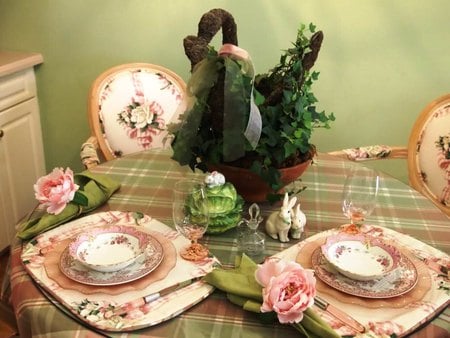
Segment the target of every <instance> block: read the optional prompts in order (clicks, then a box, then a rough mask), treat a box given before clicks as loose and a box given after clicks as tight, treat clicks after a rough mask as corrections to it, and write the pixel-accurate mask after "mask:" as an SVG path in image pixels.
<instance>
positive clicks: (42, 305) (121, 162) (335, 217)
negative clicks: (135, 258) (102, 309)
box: [11, 150, 450, 338]
mask: <svg viewBox="0 0 450 338" xmlns="http://www.w3.org/2000/svg"><path fill="white" fill-rule="evenodd" d="M348 165H350V162H346V161H344V160H342V159H338V158H333V157H331V156H328V155H325V154H319V156H318V158H317V160H316V161H315V163H314V164H313V165H312V166H311V167H310V168H308V170H307V172H306V173H305V174H304V175H303V176H302V177H301V181H300V180H299V181H297V182H295V183H294V185H298V186H300V185H304V186H306V187H307V189H306V190H305V191H303V192H302V193H301V194H300V195H299V199H300V202H301V207H302V210H303V211H304V212H305V214H306V217H307V220H308V222H307V225H306V228H305V234H304V235H303V236H306V237H308V236H311V235H312V234H315V233H318V232H321V231H324V230H327V229H331V228H333V227H336V226H339V225H341V224H343V223H345V222H346V218H345V217H344V215H343V213H342V210H341V193H342V188H343V183H344V177H345V172H346V170H347V166H348ZM92 171H93V172H96V173H103V174H106V175H108V176H109V177H111V178H113V179H114V180H117V181H118V182H120V184H121V187H120V189H119V190H118V191H117V192H116V193H115V194H114V195H113V196H112V197H111V198H110V199H109V201H108V202H107V203H106V204H104V205H103V206H102V207H100V208H99V209H97V210H96V211H95V212H97V211H106V210H121V211H139V212H143V213H145V214H148V215H150V216H152V217H154V218H156V219H158V220H159V221H161V222H164V223H165V224H167V225H169V226H173V223H172V219H171V198H172V187H173V186H174V183H175V182H176V181H177V180H179V179H180V178H182V177H189V176H196V175H202V173H192V172H191V171H190V169H189V168H187V167H180V166H179V165H178V163H176V162H175V161H173V160H171V159H170V153H169V152H168V151H154V150H153V151H145V152H140V153H137V154H134V155H131V156H127V157H124V158H120V159H116V160H113V161H110V162H106V163H103V164H101V165H99V166H97V167H95V168H93V169H92ZM247 207H248V206H247ZM247 207H246V209H245V210H247ZM260 207H261V209H262V213H263V216H267V215H268V214H269V213H270V212H272V211H273V210H276V209H277V208H278V207H277V206H271V205H269V204H265V203H261V204H260ZM367 223H370V224H374V225H381V226H385V227H388V228H391V229H394V230H396V231H398V232H401V233H405V234H409V235H411V236H412V237H415V238H418V239H420V240H421V241H423V242H425V243H427V244H429V245H431V246H433V247H435V248H437V249H440V250H442V251H444V252H447V253H448V252H450V232H449V226H450V220H449V218H448V217H447V216H445V215H444V214H443V213H442V212H441V211H440V210H438V209H437V208H436V207H435V206H434V205H433V204H432V203H431V202H430V201H428V200H427V199H426V198H425V197H423V196H422V195H420V194H419V193H417V192H416V191H414V190H412V189H411V188H410V187H408V186H407V185H405V184H403V183H401V182H399V181H397V180H395V179H393V178H391V177H388V176H384V177H383V179H382V183H381V192H380V197H379V200H378V204H377V207H376V209H375V210H374V212H373V213H372V215H371V216H370V217H369V218H368V219H367ZM202 242H203V243H205V244H206V245H207V246H208V247H209V248H210V250H211V252H212V253H213V254H214V255H215V256H216V257H217V258H218V259H219V260H220V261H221V262H222V263H223V265H224V266H232V265H233V264H234V259H235V257H236V254H237V249H236V230H235V229H232V230H230V231H228V232H226V233H224V234H221V235H214V236H213V235H210V236H205V237H204V238H203V240H202ZM296 242H297V240H291V241H290V242H289V243H280V242H278V241H275V240H272V239H271V238H269V237H267V244H266V254H267V255H272V254H275V253H277V252H279V251H281V250H283V249H285V248H287V247H289V246H291V245H293V244H294V243H296ZM12 249H13V251H12V269H11V282H12V303H13V306H14V309H15V312H16V316H17V319H18V325H19V329H20V333H21V337H98V336H103V335H106V336H112V337H125V336H126V337H177V338H183V337H186V338H189V337H194V338H202V337H205V338H206V337H208V338H209V337H246V338H253V337H255V338H256V337H273V338H276V337H280V338H285V337H295V336H298V331H296V330H295V329H293V328H291V327H289V326H287V325H273V324H263V323H261V322H260V321H258V319H257V318H256V317H255V315H254V314H253V313H249V312H245V311H243V310H242V309H241V308H239V307H237V306H235V305H233V304H231V303H230V302H228V301H227V300H226V298H225V294H224V293H222V292H220V291H216V292H214V293H213V294H212V295H211V296H210V297H208V298H207V299H205V300H204V301H202V302H200V303H199V304H197V305H196V306H194V307H193V308H191V309H189V310H187V311H186V312H184V313H182V314H180V315H179V316H178V317H176V318H174V319H172V320H169V321H166V322H164V323H162V324H159V325H156V326H154V327H150V328H147V329H143V330H139V331H135V332H129V333H120V334H119V333H117V334H111V333H96V332H94V331H93V330H91V329H89V328H87V327H85V326H84V325H81V324H79V323H78V322H76V321H75V320H73V319H71V318H70V317H69V316H67V315H65V314H64V313H63V312H62V311H61V310H60V309H58V308H57V307H55V306H54V305H53V304H52V303H51V302H49V301H48V299H47V298H46V297H45V296H44V295H43V294H42V292H40V290H39V289H38V288H37V287H36V286H35V285H34V283H33V281H32V280H31V279H30V278H29V276H28V275H27V273H26V272H25V270H24V269H23V267H22V265H21V260H20V254H21V249H22V243H21V241H19V240H17V241H16V242H15V243H14V245H13V248H12ZM449 323H450V310H449V309H447V310H446V311H444V312H443V313H441V314H440V315H439V316H438V317H437V318H435V319H434V320H433V321H431V322H430V323H429V324H428V325H426V326H424V327H423V328H421V329H420V330H419V331H417V332H415V333H414V334H412V335H411V337H415V338H419V337H423V338H425V337H448V335H449V334H450V329H449V327H450V325H449Z"/></svg>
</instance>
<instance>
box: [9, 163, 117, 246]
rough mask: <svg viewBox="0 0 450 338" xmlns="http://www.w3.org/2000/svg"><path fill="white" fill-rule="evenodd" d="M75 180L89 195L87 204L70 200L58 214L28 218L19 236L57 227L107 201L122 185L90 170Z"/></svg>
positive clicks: (76, 175)
mask: <svg viewBox="0 0 450 338" xmlns="http://www.w3.org/2000/svg"><path fill="white" fill-rule="evenodd" d="M74 181H75V183H76V184H78V185H79V186H80V188H79V190H80V191H81V192H82V193H83V195H85V196H86V197H87V200H88V204H87V205H86V206H81V205H78V204H76V203H74V202H70V203H68V204H67V205H66V207H65V208H64V210H63V211H62V212H61V213H59V214H58V215H53V214H49V213H45V214H44V215H43V216H39V217H37V218H34V219H31V220H28V221H25V222H23V223H22V224H20V225H19V230H18V233H17V237H19V238H21V239H30V238H32V237H34V236H36V235H38V234H40V233H42V232H44V231H47V230H50V229H52V228H55V227H56V226H58V225H61V224H63V223H65V222H67V221H69V220H71V219H73V218H75V217H77V216H79V215H81V214H85V213H87V212H90V211H92V210H94V209H95V208H97V207H99V206H100V205H102V204H103V203H105V202H106V201H107V200H108V199H109V198H110V197H111V195H112V194H113V193H114V192H115V191H116V190H117V189H119V187H120V183H118V182H116V181H114V180H113V179H111V178H109V177H107V176H105V175H101V174H93V173H91V172H89V171H83V172H82V173H79V174H75V175H74Z"/></svg>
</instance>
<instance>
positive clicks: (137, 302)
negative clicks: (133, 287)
mask: <svg viewBox="0 0 450 338" xmlns="http://www.w3.org/2000/svg"><path fill="white" fill-rule="evenodd" d="M200 279H201V277H195V278H191V279H187V280H185V281H182V282H179V283H176V284H173V285H171V286H168V287H166V288H164V289H162V290H159V291H157V292H153V293H151V294H149V295H146V296H143V297H139V298H136V299H134V300H132V301H129V302H126V303H123V304H121V305H118V306H117V307H115V308H114V310H113V312H114V314H115V315H117V316H120V315H123V314H126V313H127V312H129V311H130V310H132V309H136V308H139V307H141V306H143V305H145V304H149V303H151V302H154V301H156V300H158V299H159V298H161V297H164V296H166V295H168V294H169V293H172V292H175V291H178V290H180V289H182V288H184V287H186V286H189V285H191V284H193V283H194V282H196V281H198V280H200Z"/></svg>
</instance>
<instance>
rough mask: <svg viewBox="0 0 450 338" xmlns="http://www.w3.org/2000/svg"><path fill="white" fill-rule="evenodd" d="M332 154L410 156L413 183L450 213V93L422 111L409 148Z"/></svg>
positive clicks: (358, 157)
mask: <svg viewBox="0 0 450 338" xmlns="http://www.w3.org/2000/svg"><path fill="white" fill-rule="evenodd" d="M329 154H331V155H335V156H340V157H344V158H347V159H349V160H352V161H367V160H378V159H392V158H403V159H407V161H408V178H409V182H410V185H411V186H412V187H413V188H414V189H416V190H417V191H419V192H421V193H422V194H423V195H425V196H426V197H428V198H429V199H430V200H431V201H432V202H433V203H434V204H436V206H437V207H439V208H440V209H441V210H442V211H443V212H444V213H446V214H447V215H449V216H450V94H447V95H444V96H442V97H440V98H438V99H436V100H434V101H432V102H431V103H429V104H428V105H427V106H426V107H425V108H424V109H423V110H422V112H421V113H420V115H419V117H418V118H417V120H416V122H415V124H414V126H413V129H412V131H411V134H410V136H409V142H408V146H407V147H389V146H385V145H375V146H368V147H357V148H351V149H344V150H339V151H333V152H330V153H329Z"/></svg>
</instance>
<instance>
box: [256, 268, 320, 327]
mask: <svg viewBox="0 0 450 338" xmlns="http://www.w3.org/2000/svg"><path fill="white" fill-rule="evenodd" d="M255 279H256V281H257V282H258V283H259V284H260V285H261V286H262V287H263V300H264V302H263V305H262V306H261V312H270V311H275V312H276V313H277V316H278V320H279V322H280V323H298V322H300V321H301V320H302V319H303V311H305V310H306V309H307V308H309V307H311V306H312V305H313V304H314V297H315V296H316V278H315V277H314V274H313V272H312V271H311V270H306V269H304V268H303V267H302V266H301V265H300V264H298V263H295V262H285V261H283V260H279V259H268V260H266V261H265V262H264V264H262V265H259V267H258V269H257V270H256V272H255Z"/></svg>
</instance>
